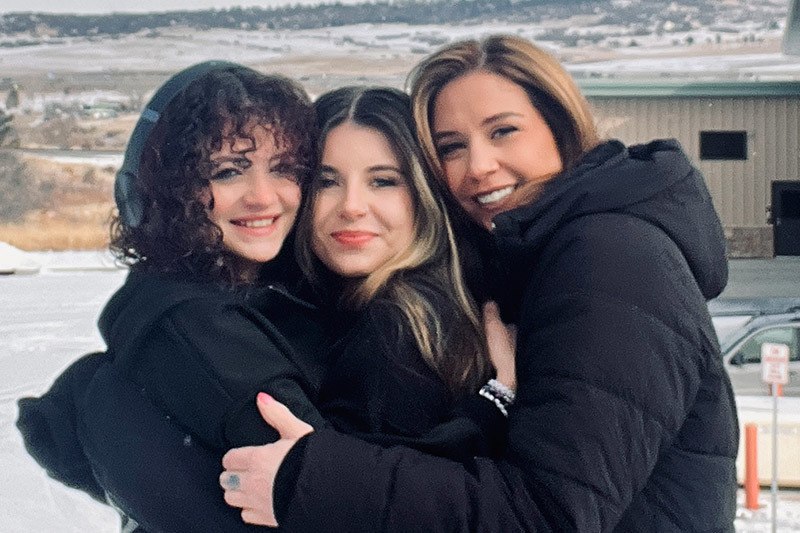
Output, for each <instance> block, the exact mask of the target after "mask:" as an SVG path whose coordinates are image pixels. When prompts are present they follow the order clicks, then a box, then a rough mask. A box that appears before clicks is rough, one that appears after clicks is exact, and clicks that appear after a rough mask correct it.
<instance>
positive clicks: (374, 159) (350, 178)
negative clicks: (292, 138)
mask: <svg viewBox="0 0 800 533" xmlns="http://www.w3.org/2000/svg"><path fill="white" fill-rule="evenodd" d="M320 168H321V170H320V175H319V176H318V177H317V178H316V180H317V183H315V184H314V187H315V189H316V191H315V197H314V201H313V205H312V206H311V208H312V210H313V232H312V233H313V237H312V248H313V250H314V253H315V254H316V255H317V257H318V258H319V259H320V260H321V261H322V262H323V263H324V264H325V265H326V266H327V267H328V268H329V269H330V270H332V271H333V272H336V273H337V274H339V275H341V276H344V277H363V276H366V275H368V274H370V273H372V272H374V271H375V270H377V269H378V268H380V267H382V266H383V265H385V264H386V263H387V262H388V261H389V260H391V259H392V258H394V257H396V256H397V255H399V254H401V253H402V252H404V251H405V250H407V249H408V248H409V247H410V246H411V244H412V242H413V239H414V207H413V202H412V198H411V190H410V188H409V184H408V181H407V179H406V177H405V176H404V175H403V171H402V169H401V166H400V162H399V160H398V158H397V156H396V155H395V153H394V150H392V147H391V146H390V145H389V142H388V141H387V140H386V138H385V137H384V136H383V135H382V134H381V133H380V132H378V131H377V130H375V129H372V128H368V127H364V126H360V125H357V124H354V123H352V122H345V123H343V124H341V125H339V126H337V127H335V128H333V129H332V130H331V131H330V132H329V133H328V135H327V137H326V139H325V144H324V147H323V152H322V160H321V165H320Z"/></svg>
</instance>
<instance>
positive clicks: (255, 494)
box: [219, 392, 314, 526]
mask: <svg viewBox="0 0 800 533" xmlns="http://www.w3.org/2000/svg"><path fill="white" fill-rule="evenodd" d="M256 405H257V406H258V410H259V412H260V413H261V416H262V418H264V420H265V421H266V422H267V424H269V425H270V426H272V427H273V428H275V430H276V431H277V432H278V434H279V435H280V436H281V438H280V440H278V441H276V442H274V443H272V444H266V445H264V446H245V447H242V448H234V449H232V450H230V451H229V452H228V453H226V454H225V456H224V457H223V458H222V467H223V468H224V469H225V470H224V471H223V472H222V474H220V476H219V484H220V485H221V486H222V488H223V489H225V501H226V502H227V503H228V505H230V506H232V507H240V508H241V509H242V520H244V521H245V522H247V523H249V524H257V525H262V526H277V525H278V523H277V521H276V520H275V512H274V509H273V507H272V503H273V502H272V489H273V486H274V485H275V476H276V474H277V473H278V469H279V468H280V466H281V463H282V462H283V459H284V458H285V457H286V454H287V453H289V450H290V449H291V448H292V446H294V445H295V443H296V442H297V440H298V439H299V438H300V437H302V436H303V435H306V434H308V433H311V432H312V431H314V428H312V427H311V426H310V425H308V424H306V423H305V422H303V421H302V420H300V419H299V418H297V417H296V416H294V415H293V414H292V412H291V411H289V408H288V407H286V406H285V405H283V404H282V403H280V402H279V401H277V400H275V399H274V398H272V397H271V396H270V395H268V394H266V393H263V392H262V393H259V394H258V396H257V397H256Z"/></svg>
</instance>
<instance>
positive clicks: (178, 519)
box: [77, 365, 265, 533]
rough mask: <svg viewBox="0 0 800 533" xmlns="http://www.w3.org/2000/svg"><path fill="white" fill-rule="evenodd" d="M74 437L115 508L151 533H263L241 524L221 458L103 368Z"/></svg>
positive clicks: (112, 370)
mask: <svg viewBox="0 0 800 533" xmlns="http://www.w3.org/2000/svg"><path fill="white" fill-rule="evenodd" d="M79 410H80V413H81V414H80V416H79V418H78V425H77V431H78V434H79V436H80V441H81V444H82V447H83V450H84V452H85V454H86V457H87V458H88V462H89V463H90V464H91V467H92V469H93V471H94V475H95V476H96V478H97V480H98V481H99V482H100V484H101V485H102V486H103V488H104V489H105V492H106V494H107V497H108V499H109V500H110V502H111V503H112V504H113V505H114V506H115V507H116V508H118V509H119V510H120V511H121V512H122V513H123V514H124V515H126V516H127V517H129V518H132V519H134V520H135V521H136V522H137V523H138V524H139V526H140V528H143V529H144V530H146V531H148V533H158V532H163V533H177V532H184V531H196V532H209V533H210V532H220V533H223V532H225V533H234V532H236V533H247V532H255V531H265V528H257V527H254V526H250V525H247V524H245V523H244V522H242V519H241V516H240V513H239V510H238V509H236V508H233V507H229V506H228V505H227V504H226V503H225V501H224V500H223V491H222V489H221V488H220V486H219V484H218V481H217V480H218V478H219V474H220V472H221V471H222V463H221V460H222V452H216V451H212V450H209V449H207V448H205V447H204V446H202V444H201V443H199V442H198V441H197V440H195V439H192V438H191V436H189V435H188V434H186V433H185V432H183V431H181V430H179V429H178V428H177V427H176V426H175V425H174V424H172V423H170V421H169V420H168V419H167V418H166V417H165V416H164V414H163V413H161V412H159V410H158V409H156V408H155V407H154V406H153V405H152V404H151V403H150V402H149V401H148V400H147V398H145V397H144V396H143V395H142V394H141V391H140V390H139V389H138V388H137V387H136V386H135V385H134V384H133V383H131V382H130V381H129V380H127V379H125V378H124V377H122V376H120V374H119V372H118V371H117V369H116V368H115V367H114V366H113V365H103V366H102V367H101V368H100V369H98V371H97V373H96V374H95V376H94V378H93V379H92V380H91V382H90V383H89V385H88V388H87V389H86V390H85V394H84V395H83V397H82V400H81V402H80V404H79Z"/></svg>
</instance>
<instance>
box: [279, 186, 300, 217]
mask: <svg viewBox="0 0 800 533" xmlns="http://www.w3.org/2000/svg"><path fill="white" fill-rule="evenodd" d="M300 199H301V194H300V186H299V185H298V184H296V183H287V184H286V185H284V187H283V188H282V190H281V200H282V202H283V207H284V209H286V210H287V211H294V212H295V213H296V212H297V209H298V208H299V207H300Z"/></svg>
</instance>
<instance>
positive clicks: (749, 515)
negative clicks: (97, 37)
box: [0, 252, 800, 533]
mask: <svg viewBox="0 0 800 533" xmlns="http://www.w3.org/2000/svg"><path fill="white" fill-rule="evenodd" d="M33 257H34V258H36V259H37V260H38V261H39V262H40V264H42V269H41V271H40V273H39V274H35V275H26V276H3V277H0V308H2V309H3V311H4V312H3V315H2V317H3V318H2V319H0V472H2V474H3V475H2V479H3V481H2V482H0V533H34V532H35V533H51V532H52V533H56V532H58V533H84V532H96V533H111V532H115V531H118V530H119V521H118V519H117V517H116V515H115V513H114V512H113V511H111V509H110V508H108V507H105V506H103V505H100V504H98V503H96V502H94V501H93V500H91V499H90V498H89V497H88V496H84V495H83V494H82V493H79V492H77V491H74V490H71V489H67V488H65V487H63V486H61V485H60V484H58V483H56V482H54V481H52V480H50V479H49V478H48V477H47V476H46V474H45V473H44V471H43V470H42V469H41V468H40V467H39V466H38V465H37V464H36V463H35V462H34V461H33V459H31V458H30V457H29V456H28V455H27V454H26V453H25V450H24V448H23V445H22V439H21V437H20V435H19V433H18V432H17V429H16V427H15V426H14V421H15V420H16V418H17V406H16V400H17V399H18V398H20V397H23V396H30V395H39V394H41V393H42V392H44V391H45V390H47V388H48V387H49V385H50V384H51V383H52V381H53V379H54V378H55V377H56V376H57V375H58V374H59V373H60V372H61V371H62V370H63V369H64V368H65V367H66V366H67V365H68V364H69V363H70V362H71V361H72V360H74V359H75V358H77V357H78V356H79V355H81V354H83V353H86V352H88V351H92V350H97V349H101V348H103V343H102V341H101V339H100V337H99V335H98V333H97V329H96V326H95V322H96V320H97V316H98V314H99V312H100V309H101V308H102V306H103V304H104V303H105V301H106V300H107V299H108V298H109V296H110V295H111V294H112V293H113V292H114V291H115V290H116V288H117V287H119V286H120V285H121V284H122V282H123V280H124V276H125V271H124V270H117V269H110V268H109V263H108V256H107V255H105V254H103V253H97V252H66V253H38V254H33ZM95 267H96V269H95ZM765 402H767V399H742V400H740V408H747V409H754V410H763V409H765V408H766V405H767V404H766V403H765ZM782 404H783V407H782V409H786V412H787V413H790V415H791V417H794V418H796V417H797V416H798V413H800V398H785V399H783V400H782ZM743 500H744V496H743V494H740V502H741V504H740V511H739V518H738V519H737V521H736V529H737V531H738V532H740V533H762V532H764V533H766V532H768V531H770V522H769V520H770V516H771V515H770V508H769V504H770V496H769V491H762V493H761V498H760V500H761V504H762V507H761V508H760V509H759V510H757V511H747V510H745V509H744V508H742V506H741V505H743ZM778 531H781V532H790V531H800V491H788V490H784V491H781V493H780V499H779V505H778Z"/></svg>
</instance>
